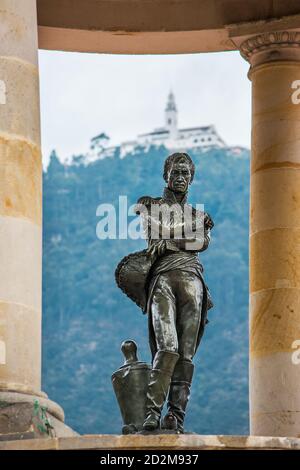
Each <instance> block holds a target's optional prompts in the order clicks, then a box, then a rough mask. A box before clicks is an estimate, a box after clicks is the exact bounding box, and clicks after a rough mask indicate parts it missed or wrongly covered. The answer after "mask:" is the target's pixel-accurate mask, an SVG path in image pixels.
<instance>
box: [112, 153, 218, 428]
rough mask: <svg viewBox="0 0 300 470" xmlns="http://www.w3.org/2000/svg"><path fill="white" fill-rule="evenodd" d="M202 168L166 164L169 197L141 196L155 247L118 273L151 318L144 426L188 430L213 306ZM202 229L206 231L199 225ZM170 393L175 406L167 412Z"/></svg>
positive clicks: (179, 159) (176, 158)
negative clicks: (195, 192)
mask: <svg viewBox="0 0 300 470" xmlns="http://www.w3.org/2000/svg"><path fill="white" fill-rule="evenodd" d="M194 172H195V166H194V164H193V162H192V160H191V158H190V157H189V155H188V154H186V153H174V154H172V155H170V156H169V157H168V158H167V159H166V161H165V165H164V179H165V181H166V188H165V189H164V193H163V195H162V197H159V198H152V197H149V196H144V197H142V198H140V199H139V200H138V203H137V206H136V212H137V214H140V216H141V218H142V222H143V226H144V229H145V232H146V236H147V239H148V249H147V250H143V251H141V252H138V253H134V254H132V255H129V256H127V257H126V258H124V259H123V260H122V261H121V263H120V264H119V265H118V268H117V270H116V280H117V283H118V285H119V287H120V288H121V289H122V290H123V291H124V292H125V293H126V294H127V295H128V296H129V297H130V298H131V299H132V300H134V301H135V302H136V303H137V305H139V306H140V307H141V308H142V309H143V311H144V312H145V313H147V314H148V319H149V340H150V348H151V352H152V358H153V360H152V370H151V372H150V377H149V382H148V387H147V393H146V416H145V420H144V423H143V429H144V430H145V431H156V430H158V429H160V428H161V429H165V430H170V431H175V432H180V433H183V432H184V418H185V412H186V406H187V403H188V400H189V396H190V388H191V383H192V377H193V372H194V365H193V362H192V360H193V357H194V355H195V353H196V350H197V348H198V346H199V343H200V340H201V337H202V335H203V332H204V328H205V324H206V323H207V310H208V309H209V308H210V307H212V302H211V298H210V295H209V291H208V288H207V286H206V284H205V282H204V279H203V267H202V265H201V264H200V261H199V258H198V252H201V251H204V250H206V249H207V247H208V245H209V242H210V230H211V228H212V227H213V225H214V224H213V221H212V219H211V217H210V216H209V215H208V214H207V213H205V212H202V211H199V210H196V209H194V208H193V207H191V206H190V205H188V204H187V195H188V188H189V185H190V184H191V183H192V181H193V178H194ZM199 227H200V230H199ZM167 395H168V402H167V405H168V411H167V414H166V416H165V417H164V418H163V420H161V411H162V408H163V405H164V403H165V401H166V398H167Z"/></svg>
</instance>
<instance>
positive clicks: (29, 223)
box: [0, 0, 64, 437]
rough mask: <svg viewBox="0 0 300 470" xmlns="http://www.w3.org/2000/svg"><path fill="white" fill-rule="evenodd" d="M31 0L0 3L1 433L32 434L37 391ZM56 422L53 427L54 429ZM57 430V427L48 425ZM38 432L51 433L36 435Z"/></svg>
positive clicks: (38, 210)
mask: <svg viewBox="0 0 300 470" xmlns="http://www.w3.org/2000/svg"><path fill="white" fill-rule="evenodd" d="M37 50H38V46H37V18H36V1H35V0H22V1H20V0H0V260H1V262H0V280H1V282H0V434H3V435H5V434H10V433H14V434H16V433H18V432H20V433H23V432H33V433H35V435H38V434H39V430H38V429H37V428H35V429H34V430H32V429H33V428H32V429H31V424H30V422H31V421H32V422H34V421H35V422H36V421H37V419H36V418H37V416H36V415H35V414H34V410H35V408H34V407H35V406H37V405H36V403H40V404H41V403H42V404H43V405H42V406H43V407H45V410H46V408H47V410H48V411H45V413H50V414H51V415H52V416H53V419H54V420H60V421H61V422H62V421H63V419H64V417H63V411H62V409H61V408H60V407H59V406H58V405H55V404H54V403H52V402H51V401H49V400H47V396H46V395H45V394H44V393H42V392H41V286H42V160H41V144H40V109H39V74H38V61H37ZM54 427H55V426H54ZM52 431H53V432H54V433H55V429H54V430H52ZM40 434H41V437H43V436H44V435H48V433H40Z"/></svg>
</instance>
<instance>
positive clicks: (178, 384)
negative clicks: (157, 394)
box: [162, 360, 194, 433]
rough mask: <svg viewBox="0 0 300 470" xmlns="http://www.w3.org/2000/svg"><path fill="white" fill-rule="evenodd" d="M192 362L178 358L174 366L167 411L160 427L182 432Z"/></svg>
mask: <svg viewBox="0 0 300 470" xmlns="http://www.w3.org/2000/svg"><path fill="white" fill-rule="evenodd" d="M193 373H194V364H192V362H189V361H184V360H179V361H178V362H177V364H176V366H175V369H174V373H173V377H172V381H171V385H170V391H169V396H168V413H167V414H166V416H165V417H164V420H163V423H162V428H163V429H170V430H173V431H175V430H176V431H178V432H180V433H183V432H184V428H183V423H184V418H185V410H186V407H187V403H188V401H189V398H190V390H191V383H192V378H193Z"/></svg>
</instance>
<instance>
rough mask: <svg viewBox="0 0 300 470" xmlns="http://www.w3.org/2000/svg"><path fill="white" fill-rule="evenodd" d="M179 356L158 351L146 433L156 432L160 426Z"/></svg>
mask: <svg viewBox="0 0 300 470" xmlns="http://www.w3.org/2000/svg"><path fill="white" fill-rule="evenodd" d="M178 358H179V354H177V353H175V352H170V351H158V352H157V353H156V354H155V357H154V360H153V365H152V371H151V373H150V380H149V385H148V391H147V402H146V409H147V411H146V419H145V421H144V424H143V429H144V430H145V431H154V430H155V429H158V428H159V426H160V416H161V410H162V408H163V406H164V403H165V401H166V397H167V394H168V390H169V386H170V382H171V377H172V374H173V371H174V367H175V365H176V362H177V360H178Z"/></svg>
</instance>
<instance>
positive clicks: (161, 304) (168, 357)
mask: <svg viewBox="0 0 300 470" xmlns="http://www.w3.org/2000/svg"><path fill="white" fill-rule="evenodd" d="M172 287H173V286H172V275H169V273H165V274H162V275H161V276H160V277H159V279H158V281H157V284H156V286H155V291H154V293H153V298H152V304H151V315H152V325H153V330H154V334H155V339H156V345H157V352H156V354H155V357H154V360H153V365H152V371H151V373H150V380H149V385H148V391H147V402H146V409H147V411H146V419H145V422H144V425H143V429H145V430H147V431H153V430H155V429H157V428H159V426H160V416H161V410H162V408H163V405H164V403H165V400H166V397H167V394H168V389H169V386H170V381H171V377H172V374H173V371H174V367H175V364H176V362H177V360H178V357H179V355H178V353H177V349H178V341H177V332H176V320H175V319H176V299H175V295H174V292H173V288H172Z"/></svg>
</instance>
